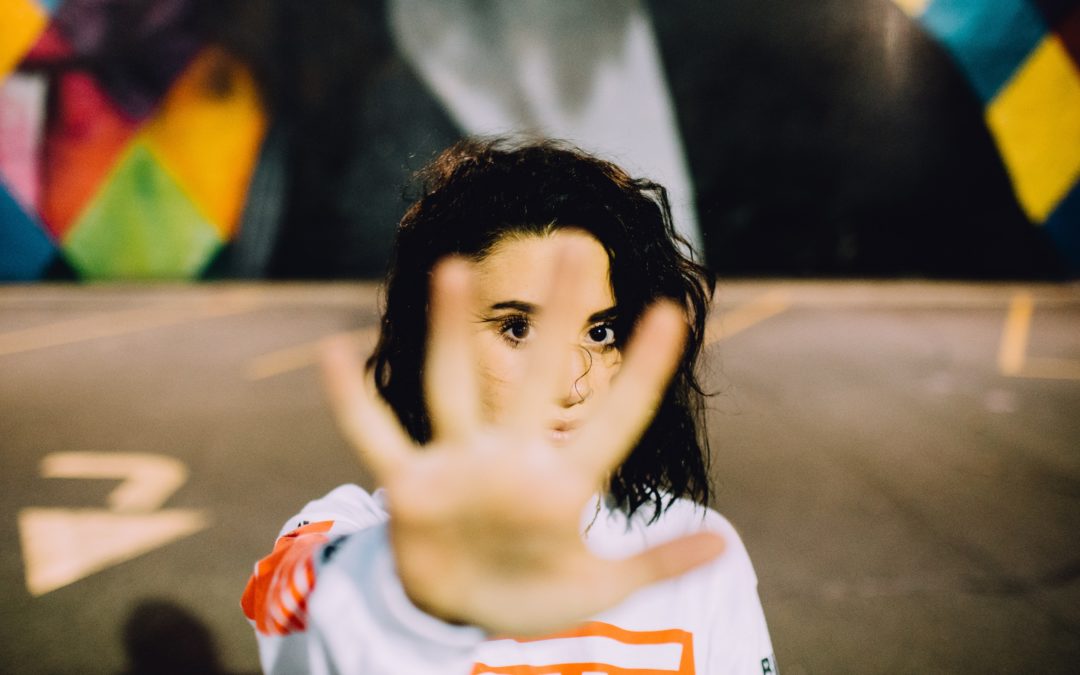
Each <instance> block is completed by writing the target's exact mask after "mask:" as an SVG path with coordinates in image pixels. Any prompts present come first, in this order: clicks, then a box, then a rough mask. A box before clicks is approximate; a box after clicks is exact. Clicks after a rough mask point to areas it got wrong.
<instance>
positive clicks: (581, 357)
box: [473, 228, 621, 443]
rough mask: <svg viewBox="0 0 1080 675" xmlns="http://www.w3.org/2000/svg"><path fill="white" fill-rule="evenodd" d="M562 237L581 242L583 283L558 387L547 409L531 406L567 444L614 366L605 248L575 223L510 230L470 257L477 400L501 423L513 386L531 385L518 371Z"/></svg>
mask: <svg viewBox="0 0 1080 675" xmlns="http://www.w3.org/2000/svg"><path fill="white" fill-rule="evenodd" d="M568 240H579V242H580V248H581V249H582V255H581V257H580V261H581V262H580V264H581V269H580V273H581V282H580V288H579V289H578V290H577V292H576V294H575V296H576V297H575V301H574V308H573V310H572V311H573V326H574V328H573V332H572V333H568V334H567V335H564V336H561V338H560V341H561V342H562V343H564V344H565V345H566V349H567V358H566V359H565V366H564V368H563V370H564V372H562V373H561V376H560V380H559V389H558V391H557V392H555V393H554V395H553V396H552V398H551V401H550V405H549V406H547V409H545V410H538V411H536V414H537V415H541V416H543V418H544V419H545V423H546V426H547V428H548V429H549V430H550V432H551V438H552V440H553V441H554V442H556V443H563V442H565V441H566V440H567V439H568V438H569V437H570V436H571V435H572V434H573V433H574V430H575V429H576V428H577V427H578V426H579V425H580V424H581V423H583V422H584V421H585V420H586V419H587V418H588V417H589V415H591V414H592V413H593V410H594V409H595V408H596V405H597V403H598V402H599V401H600V400H602V399H603V398H604V396H605V395H606V394H607V392H608V389H609V388H610V386H611V380H612V377H613V376H614V375H615V373H616V372H617V371H618V369H619V363H620V360H621V359H620V354H619V351H618V349H617V348H616V347H615V342H616V340H615V338H616V335H615V329H614V323H615V297H614V294H613V293H612V291H611V282H610V281H609V278H608V276H609V275H608V256H607V252H606V251H605V250H604V248H603V246H601V245H600V242H598V241H597V240H596V239H594V238H593V237H592V236H591V235H589V234H587V233H586V232H584V231H583V230H578V229H566V228H563V229H559V230H556V231H555V232H554V233H553V234H551V235H525V236H511V237H507V238H504V239H502V240H501V241H499V242H498V243H496V245H495V246H494V247H493V248H492V249H491V251H490V252H489V254H488V255H487V256H486V257H485V258H483V259H482V260H480V261H479V262H478V263H476V267H475V272H476V276H475V277H474V278H475V283H476V295H475V298H474V303H475V304H474V306H473V318H474V326H475V331H474V349H475V353H476V358H477V361H478V364H479V376H480V398H481V404H482V407H483V413H484V416H485V418H486V420H487V421H488V422H490V423H498V422H501V421H504V416H505V414H506V413H507V406H508V404H509V402H510V401H512V400H513V399H514V397H513V395H512V394H513V392H515V391H517V390H518V388H519V387H526V386H529V383H528V382H524V381H523V379H524V378H523V375H524V373H525V370H526V363H527V359H528V354H529V352H530V345H531V344H532V342H533V341H534V340H533V338H534V335H535V330H536V329H537V326H538V324H539V322H541V321H543V315H544V311H545V310H546V309H548V308H546V307H545V306H544V302H545V299H546V296H547V293H548V289H549V288H550V285H551V274H552V273H553V270H554V269H555V262H556V257H557V255H558V252H559V251H560V249H561V244H562V243H563V242H566V241H568ZM541 330H542V328H541ZM620 337H621V336H620Z"/></svg>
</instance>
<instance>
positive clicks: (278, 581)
mask: <svg viewBox="0 0 1080 675" xmlns="http://www.w3.org/2000/svg"><path fill="white" fill-rule="evenodd" d="M333 525H334V521H332V520H324V521H321V522H318V523H310V524H308V525H304V526H303V527H298V528H296V529H295V530H293V531H292V532H289V533H287V534H284V535H282V536H281V537H280V538H279V539H278V540H277V543H275V544H274V551H273V552H272V553H271V554H270V555H268V556H266V557H265V558H263V559H262V560H260V561H259V562H258V563H256V564H255V573H254V574H252V575H251V578H250V579H248V583H247V588H245V589H244V596H243V598H241V599H240V606H241V607H242V608H243V609H244V614H245V615H246V616H247V618H249V619H251V620H252V621H254V622H255V628H256V629H257V630H258V631H259V632H260V633H262V634H263V635H286V634H288V633H292V632H295V631H302V630H304V628H305V627H306V624H307V621H306V619H307V599H308V596H309V595H311V591H312V590H313V589H314V588H315V562H314V560H313V557H314V555H315V551H316V550H318V548H319V547H320V546H321V545H322V544H323V543H325V542H326V541H328V537H327V536H326V534H325V533H326V532H328V531H329V530H330V528H331V527H333Z"/></svg>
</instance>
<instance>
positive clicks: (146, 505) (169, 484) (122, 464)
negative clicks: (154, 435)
mask: <svg viewBox="0 0 1080 675" xmlns="http://www.w3.org/2000/svg"><path fill="white" fill-rule="evenodd" d="M41 475H42V477H44V478H98V479H100V478H120V479H122V480H123V482H122V483H121V484H120V485H119V486H117V487H116V489H114V490H113V491H112V492H111V493H109V496H108V497H107V498H106V501H108V503H109V508H110V509H111V510H112V511H115V512H117V513H125V512H140V511H141V512H145V511H153V510H154V509H158V508H161V506H162V505H163V504H164V503H165V501H166V500H167V499H168V498H169V497H171V496H172V494H173V493H174V492H176V490H177V489H178V488H179V487H180V486H181V485H183V484H184V482H185V481H187V477H188V470H187V467H186V466H184V464H183V463H182V462H180V460H178V459H174V458H172V457H166V456H164V455H147V454H143V453H126V452H56V453H53V454H51V455H47V456H46V457H45V459H44V460H42V462H41Z"/></svg>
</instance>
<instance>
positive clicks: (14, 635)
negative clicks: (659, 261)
mask: <svg viewBox="0 0 1080 675" xmlns="http://www.w3.org/2000/svg"><path fill="white" fill-rule="evenodd" d="M376 295H377V294H376V289H375V287H374V286H372V285H363V284H355V285H287V286H280V285H203V286H176V287H174V286H144V287H125V286H107V285H106V286H80V287H69V286H48V285H42V286H26V287H20V286H9V287H0V513H3V518H0V543H2V546H0V672H3V673H98V672H101V673H115V672H124V671H135V670H137V669H138V668H139V667H145V668H149V669H151V670H153V669H154V668H157V669H158V671H159V672H164V671H165V666H164V665H162V664H164V663H172V664H178V663H179V664H186V665H184V668H185V669H186V670H187V671H188V672H196V671H199V672H213V671H214V670H215V669H217V670H219V671H222V672H253V671H256V670H257V669H258V662H257V656H256V650H255V643H254V639H253V637H252V634H251V631H250V629H249V627H248V625H247V623H246V621H245V620H244V618H243V616H242V614H241V612H240V609H239V606H238V599H239V596H240V593H241V591H242V589H243V586H244V582H245V580H246V578H247V576H248V574H249V573H250V571H251V567H252V565H253V563H254V562H255V560H257V559H258V558H259V557H261V556H262V555H264V554H265V553H266V552H268V551H269V549H270V548H271V546H272V545H273V539H274V537H275V535H276V533H277V530H278V528H279V527H280V526H281V524H282V522H283V520H284V519H285V518H286V517H288V516H289V515H291V513H293V512H294V511H295V510H296V509H297V508H298V507H299V506H300V505H301V504H303V503H304V502H305V501H307V500H308V499H310V498H313V497H315V496H318V495H320V494H322V493H324V492H326V491H327V490H329V489H330V488H332V487H334V486H336V485H338V484H340V483H342V482H347V481H356V482H359V483H361V484H365V485H369V484H370V483H369V481H368V476H367V475H366V474H365V472H364V470H363V468H362V467H361V466H360V465H359V464H358V462H357V461H356V459H355V458H354V457H353V455H352V453H351V451H350V450H349V448H348V447H347V446H346V445H345V443H344V442H343V441H342V440H341V438H340V437H339V436H338V435H337V432H336V431H335V429H334V426H333V424H332V421H331V419H330V416H329V414H328V412H327V409H326V407H325V405H324V402H323V398H322V395H321V392H320V388H319V383H318V380H317V377H316V373H315V370H314V368H312V367H311V364H312V359H313V354H314V352H313V348H314V343H315V342H316V341H317V340H319V339H320V338H321V337H324V336H326V335H329V334H332V333H337V332H357V331H358V340H359V341H361V342H362V341H364V340H365V339H370V330H365V329H370V327H371V326H372V324H373V322H374V319H375V302H376ZM718 307H719V309H720V314H719V317H720V319H719V323H717V324H714V326H713V329H712V331H711V333H710V335H711V339H712V343H711V346H710V347H709V348H708V361H707V364H706V368H707V373H708V375H707V378H706V381H707V382H708V384H709V386H710V387H711V388H712V389H713V390H714V391H715V392H716V396H714V397H713V399H712V402H711V406H712V410H711V413H710V423H709V437H710V439H711V443H712V445H713V448H714V458H713V463H712V469H713V473H714V476H715V479H716V488H717V489H716V499H715V504H714V505H715V506H716V507H717V508H718V509H719V510H720V511H721V512H723V513H724V514H725V515H726V516H728V518H729V519H730V520H731V521H732V522H733V523H734V524H735V525H736V527H737V528H738V529H739V531H740V532H741V534H742V536H743V538H744V540H745V542H746V544H747V547H748V549H749V551H750V554H751V557H752V558H753V560H754V563H755V566H756V569H757V572H758V576H759V580H760V592H761V597H762V601H763V603H764V607H765V612H766V616H767V618H768V620H769V624H770V629H771V633H772V638H773V642H774V645H775V648H776V656H777V660H778V662H779V666H780V669H781V672H784V673H786V674H797V673H848V672H851V673H935V672H940V673H987V672H1002V673H1012V672H1015V673H1029V672H1039V673H1067V672H1075V671H1076V663H1078V662H1080V286H1077V285H1022V284H952V283H925V282H896V283H851V282H846V283H805V282H804V283H792V282H783V281H776V282H771V281H768V282H754V283H745V282H743V283H727V284H723V285H722V286H721V291H720V294H719V299H718ZM119 488H124V489H123V490H121V489H119ZM139 542H141V543H139ZM185 660H186V661H185Z"/></svg>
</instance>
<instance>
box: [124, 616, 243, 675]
mask: <svg viewBox="0 0 1080 675" xmlns="http://www.w3.org/2000/svg"><path fill="white" fill-rule="evenodd" d="M123 640H124V654H125V656H126V658H127V667H126V669H125V670H123V671H122V673H121V675H151V674H152V675H173V674H175V675H180V674H181V673H184V674H189V673H203V674H205V675H240V674H238V673H229V671H226V670H225V668H224V667H223V666H222V665H221V662H220V658H219V656H218V651H217V645H216V644H215V643H214V636H213V635H212V634H211V633H210V630H209V629H208V628H207V627H206V624H204V623H203V622H202V621H200V620H199V619H198V618H197V617H196V616H195V615H193V614H192V613H191V612H189V611H188V610H186V609H184V608H183V607H181V606H179V605H177V604H176V603H174V602H172V601H169V600H163V599H145V600H142V601H140V602H139V603H138V604H137V605H135V608H134V609H132V610H131V613H130V614H129V615H128V617H127V619H126V620H125V621H124V628H123Z"/></svg>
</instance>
